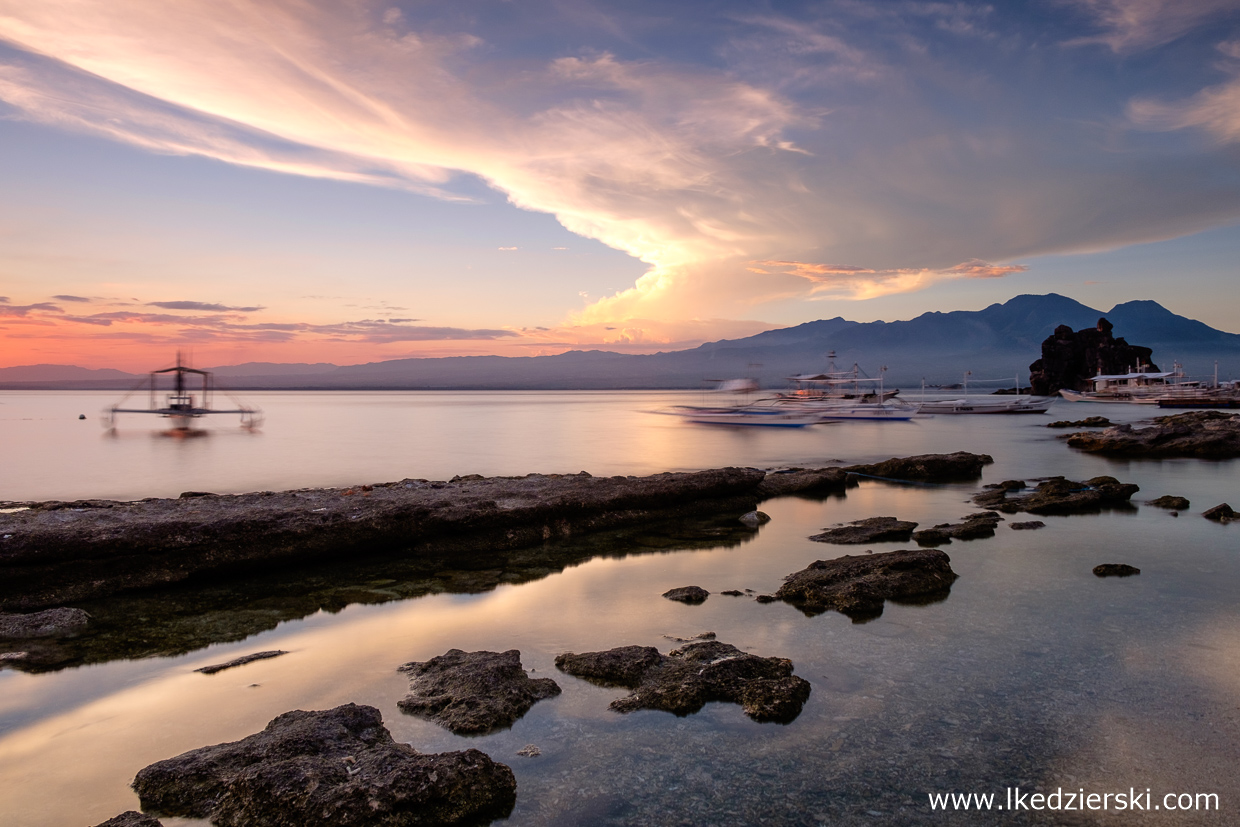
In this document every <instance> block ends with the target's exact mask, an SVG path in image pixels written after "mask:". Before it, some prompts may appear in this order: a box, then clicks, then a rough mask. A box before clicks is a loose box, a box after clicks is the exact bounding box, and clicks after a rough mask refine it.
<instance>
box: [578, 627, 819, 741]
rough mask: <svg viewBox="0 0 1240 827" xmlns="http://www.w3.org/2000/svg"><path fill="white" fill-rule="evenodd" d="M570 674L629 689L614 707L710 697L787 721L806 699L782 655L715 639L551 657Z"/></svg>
mask: <svg viewBox="0 0 1240 827" xmlns="http://www.w3.org/2000/svg"><path fill="white" fill-rule="evenodd" d="M555 665H556V666H557V667H559V669H561V670H562V671H564V672H567V673H568V674H570V675H575V676H577V677H579V678H585V679H586V680H589V681H591V682H593V683H598V684H602V685H603V686H623V687H626V688H628V689H633V690H634V692H633V694H631V695H628V696H626V697H623V698H618V699H616V700H614V701H612V702H611V708H612V709H614V710H616V711H617V712H633V711H635V710H638V709H661V710H664V711H666V712H672V713H675V714H676V715H689V714H691V713H694V712H697V711H698V710H699V709H701V708H702V707H703V706H705V705H706V704H707V703H708V702H710V701H727V702H730V703H736V704H740V705H741V707H742V708H743V709H744V710H745V714H746V715H748V716H749V717H750V718H753V719H754V720H755V721H777V722H780V723H788V722H790V721H792V720H793V719H795V718H796V717H797V716H798V715H800V714H801V707H802V705H804V703H805V701H806V700H808V699H809V693H810V685H809V682H808V681H806V680H804V679H802V678H798V677H796V676H794V675H793V674H792V669H793V666H792V661H790V660H788V659H787V658H764V657H760V656H758V655H751V654H749V653H747V652H742V651H741V650H740V649H737V648H736V647H735V646H732V645H730V644H727V643H722V642H720V641H717V640H708V641H703V642H701V643H690V644H689V645H688V646H683V647H681V648H679V649H674V650H672V651H671V652H669V653H668V654H667V655H662V654H660V653H659V650H658V649H656V648H654V647H653V646H622V647H620V648H618V649H609V650H607V651H605V652H584V653H582V654H573V653H571V652H569V653H566V654H563V655H560V656H559V657H557V658H556V659H555Z"/></svg>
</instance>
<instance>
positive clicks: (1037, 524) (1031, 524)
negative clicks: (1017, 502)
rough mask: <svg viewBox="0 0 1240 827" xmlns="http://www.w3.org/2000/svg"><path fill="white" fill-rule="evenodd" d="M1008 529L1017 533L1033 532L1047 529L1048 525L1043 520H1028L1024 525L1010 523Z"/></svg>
mask: <svg viewBox="0 0 1240 827" xmlns="http://www.w3.org/2000/svg"><path fill="white" fill-rule="evenodd" d="M1008 528H1010V529H1013V530H1015V531H1032V530H1034V529H1038V528H1046V523H1044V522H1042V521H1041V520H1028V521H1027V522H1023V523H1008Z"/></svg>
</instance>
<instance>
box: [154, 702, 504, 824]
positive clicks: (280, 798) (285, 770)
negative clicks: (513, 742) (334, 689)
mask: <svg viewBox="0 0 1240 827" xmlns="http://www.w3.org/2000/svg"><path fill="white" fill-rule="evenodd" d="M133 787H134V790H135V791H136V792H137V793H138V798H139V799H140V800H141V802H142V809H143V810H145V811H148V812H150V813H154V814H157V815H161V816H177V817H181V818H201V819H210V820H211V823H212V824H214V825H216V826H217V827H248V825H255V824H263V825H267V827H362V825H366V826H367V827H370V826H371V825H383V827H413V825H432V824H436V825H439V824H476V823H478V822H480V821H482V822H485V821H486V820H489V819H492V818H503V817H505V816H507V815H508V813H509V812H510V811H511V810H512V806H513V804H514V803H515V802H516V790H517V783H516V779H515V778H514V776H513V774H512V770H511V769H509V768H508V767H507V766H505V765H504V764H498V763H496V762H494V761H492V760H491V759H490V758H489V757H487V756H486V755H485V754H484V753H482V752H479V751H478V750H476V749H469V750H464V751H462V752H446V753H441V754H438V755H423V754H421V753H419V752H418V751H417V750H415V749H413V747H410V746H408V745H406V744H399V743H396V742H395V741H394V740H393V739H392V736H391V734H390V733H389V732H388V730H387V728H386V727H384V726H383V719H382V717H381V716H380V715H379V710H377V709H375V708H374V707H372V706H358V705H356V704H347V705H345V706H340V707H336V708H335V709H330V710H326V711H323V712H303V711H301V710H297V711H294V712H286V713H284V714H283V715H281V716H279V717H278V718H276V719H274V720H273V721H272V722H271V723H269V724H268V725H267V727H266V729H264V730H263V731H262V732H259V733H257V734H255V735H251V736H249V737H248V738H243V739H242V740H240V741H234V742H232V743H227V744H216V745H215V746H210V747H203V748H201V749H196V750H192V751H190V752H186V753H184V754H182V755H178V756H177V757H176V758H169V759H168V760H166V761H159V762H157V763H155V764H151V765H150V766H149V767H146V768H145V769H143V770H141V771H140V772H139V773H138V776H137V777H136V778H135V779H134V782H133Z"/></svg>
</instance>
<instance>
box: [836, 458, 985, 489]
mask: <svg viewBox="0 0 1240 827" xmlns="http://www.w3.org/2000/svg"><path fill="white" fill-rule="evenodd" d="M994 461H995V460H994V457H992V456H990V454H971V453H969V452H968V451H957V452H955V453H954V454H918V455H917V456H913V457H902V458H901V457H893V458H891V459H889V460H885V461H883V462H876V463H874V464H872V465H850V466H848V467H847V468H845V469H844V470H845V471H847V472H849V473H853V474H865V475H867V476H871V477H883V478H886V479H894V480H913V481H916V482H953V481H956V480H975V479H977V478H978V477H980V476H981V475H982V467H983V466H985V465H989V464H990V463H992V462H994Z"/></svg>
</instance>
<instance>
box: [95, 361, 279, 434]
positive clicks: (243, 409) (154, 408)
mask: <svg viewBox="0 0 1240 827" xmlns="http://www.w3.org/2000/svg"><path fill="white" fill-rule="evenodd" d="M163 376H171V377H172V388H171V389H168V388H164V389H162V391H161V388H160V387H159V386H160V384H161V383H160V381H159V379H160V377H163ZM187 377H196V378H197V380H196V381H195V380H187ZM199 383H201V384H199ZM191 384H193V385H198V387H196V388H191V387H190V385H191ZM144 389H145V390H147V391H148V393H149V395H150V404H149V405H148V406H147V407H145V408H126V407H123V405H124V404H125V400H127V399H129V397H130V396H132V395H133V394H134V393H137V392H138V391H141V390H144ZM215 390H216V388H215V377H214V376H212V374H211V372H210V371H205V370H198V369H196V368H191V367H188V366H186V365H184V364H182V362H181V353H180V351H178V352H177V362H176V364H175V365H173V366H172V367H170V368H163V369H162V370H153V371H151V372H150V373H149V374H148V375H147V378H146V379H144V380H143V382H142V384H140V385H138V386H137V387H136V388H134V389H133V390H131V391H130V392H129V393H127V394H125V397H124V399H122V400H121V401H120V402H118V403H117V404H115V405H113V406H112V407H111V408H108V409H107V419H106V422H107V425H108V427H109V428H115V427H116V415H117V414H123V413H136V414H154V415H156V416H163V417H167V418H168V419H171V420H172V428H171V429H170V430H169V431H166V433H167V434H169V435H171V436H199V435H201V434H203V433H206V432H205V431H201V430H194V429H193V428H191V427H190V425H191V423H192V422H193V421H194V420H195V419H198V418H199V417H203V416H207V415H209V414H240V416H241V427H243V428H246V429H247V430H253V429H255V428H257V427H258V426H259V425H260V424H261V423H262V411H261V410H260V409H258V408H252V407H249V406H247V405H242V404H240V403H237V407H236V408H232V409H222V408H212V407H211V401H212V397H213V395H214V393H215ZM161 392H162V393H165V394H166V395H165V397H164V401H163V403H162V404H161V403H160V401H159V399H158V397H159V395H160V393H161ZM195 392H196V393H197V396H195ZM230 398H231V397H230ZM235 401H236V400H234V402H235Z"/></svg>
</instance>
